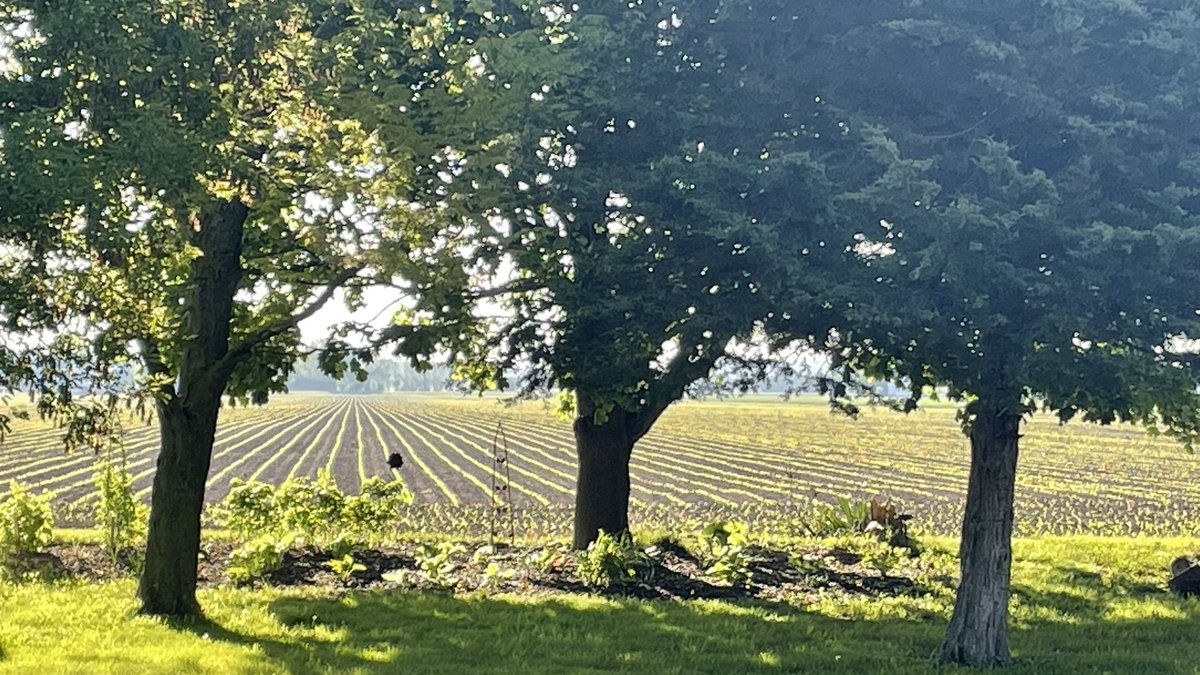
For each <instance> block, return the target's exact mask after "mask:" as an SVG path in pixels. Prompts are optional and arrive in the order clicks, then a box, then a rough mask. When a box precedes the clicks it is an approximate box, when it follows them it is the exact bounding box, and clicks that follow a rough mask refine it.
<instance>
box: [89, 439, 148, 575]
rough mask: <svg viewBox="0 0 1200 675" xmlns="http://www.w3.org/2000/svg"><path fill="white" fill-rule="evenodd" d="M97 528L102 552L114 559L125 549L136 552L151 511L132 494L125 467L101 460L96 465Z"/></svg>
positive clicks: (144, 534)
mask: <svg viewBox="0 0 1200 675" xmlns="http://www.w3.org/2000/svg"><path fill="white" fill-rule="evenodd" d="M94 482H95V485H96V527H97V528H99V529H100V536H101V538H102V542H103V544H104V550H105V551H107V552H108V554H109V555H110V556H112V557H113V558H114V559H115V558H116V557H117V555H118V554H119V553H120V552H122V551H126V550H130V549H133V550H137V549H139V548H140V547H141V544H142V542H143V541H144V540H145V538H146V529H147V525H148V522H147V518H148V517H149V513H150V510H149V509H148V508H146V505H145V504H143V503H141V502H140V501H138V499H137V497H136V496H134V492H133V475H132V474H130V473H129V469H127V468H126V467H125V465H124V464H121V465H119V466H118V465H115V464H113V463H112V462H110V461H107V460H105V461H101V462H100V463H99V464H97V465H96V475H95V478H94Z"/></svg>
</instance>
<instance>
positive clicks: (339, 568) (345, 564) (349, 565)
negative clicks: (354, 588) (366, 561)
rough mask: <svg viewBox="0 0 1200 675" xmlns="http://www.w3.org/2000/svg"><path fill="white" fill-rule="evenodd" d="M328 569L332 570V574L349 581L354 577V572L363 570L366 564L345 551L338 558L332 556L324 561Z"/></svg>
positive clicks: (365, 568)
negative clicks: (327, 560) (344, 553)
mask: <svg viewBox="0 0 1200 675" xmlns="http://www.w3.org/2000/svg"><path fill="white" fill-rule="evenodd" d="M325 566H326V567H328V568H329V571H331V572H333V574H334V576H336V577H337V578H338V579H341V580H342V581H343V582H346V581H350V579H351V578H353V577H354V573H355V572H365V571H366V570H367V566H366V565H363V564H362V563H360V562H358V561H357V560H355V559H354V556H352V555H350V554H349V553H347V554H346V555H344V556H342V557H340V558H334V559H333V560H330V561H329V562H327V563H325Z"/></svg>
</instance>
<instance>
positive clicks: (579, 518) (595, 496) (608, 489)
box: [574, 410, 637, 549]
mask: <svg viewBox="0 0 1200 675" xmlns="http://www.w3.org/2000/svg"><path fill="white" fill-rule="evenodd" d="M628 416H629V413H625V412H624V411H619V410H617V411H613V412H612V413H611V414H610V415H609V418H608V419H607V420H606V421H605V422H604V424H596V422H595V419H594V417H593V415H592V414H590V412H586V413H585V412H582V411H581V412H580V415H579V416H578V417H577V418H576V419H575V452H576V454H577V455H578V457H579V476H578V480H577V482H576V487H575V539H574V546H575V548H577V549H585V548H587V546H588V544H590V543H592V542H593V541H595V540H596V537H597V536H598V535H599V534H600V530H604V531H605V532H608V533H609V534H614V535H616V534H621V533H624V532H628V531H629V458H630V456H631V455H632V454H633V444H634V443H635V442H636V440H637V439H636V438H635V437H634V435H633V434H632V433H631V432H630V428H629V424H628Z"/></svg>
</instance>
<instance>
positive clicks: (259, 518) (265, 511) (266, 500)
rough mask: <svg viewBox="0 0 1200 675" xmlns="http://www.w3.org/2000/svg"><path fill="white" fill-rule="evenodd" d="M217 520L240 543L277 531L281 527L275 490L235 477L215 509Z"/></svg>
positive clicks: (256, 482) (271, 487) (270, 486)
mask: <svg viewBox="0 0 1200 675" xmlns="http://www.w3.org/2000/svg"><path fill="white" fill-rule="evenodd" d="M214 517H215V519H216V521H217V522H218V523H219V524H220V525H221V526H222V527H227V528H229V530H230V532H231V533H232V534H233V537H234V539H237V540H239V541H249V540H250V539H253V538H255V537H256V536H258V535H259V534H261V533H263V532H267V531H271V530H275V529H277V528H278V527H279V521H278V518H277V514H276V507H275V487H274V486H272V485H268V484H266V483H260V482H258V481H244V480H242V479H241V478H234V479H233V481H231V482H230V488H229V494H228V495H226V496H225V499H224V500H223V501H222V502H221V503H220V504H218V505H217V507H216V508H215V509H214Z"/></svg>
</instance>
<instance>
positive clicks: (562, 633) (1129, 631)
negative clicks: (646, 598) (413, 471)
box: [0, 537, 1200, 673]
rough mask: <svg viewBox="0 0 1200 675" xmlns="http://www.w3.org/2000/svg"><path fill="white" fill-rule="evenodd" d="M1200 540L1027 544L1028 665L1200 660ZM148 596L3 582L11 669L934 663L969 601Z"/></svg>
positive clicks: (1155, 665) (1017, 643) (2, 639)
mask: <svg viewBox="0 0 1200 675" xmlns="http://www.w3.org/2000/svg"><path fill="white" fill-rule="evenodd" d="M947 543H948V542H945V541H939V542H934V545H933V546H932V547H931V548H933V549H934V553H932V555H945V552H944V550H943V551H941V552H938V551H937V549H939V548H944V546H945V545H946V544H947ZM1198 548H1200V541H1197V540H1185V539H1173V540H1168V539H1116V538H1087V537H1071V538H1042V539H1031V540H1021V541H1019V542H1018V546H1017V551H1016V557H1017V563H1016V565H1015V574H1016V592H1015V595H1014V600H1013V619H1014V621H1013V648H1014V654H1015V656H1016V657H1017V659H1018V664H1017V667H1016V668H1015V669H1013V671H1011V672H1015V673H1074V672H1095V673H1104V672H1108V673H1200V653H1197V652H1196V651H1195V649H1194V640H1195V635H1196V632H1197V629H1200V602H1198V601H1194V600H1188V601H1184V600H1179V599H1177V598H1175V597H1173V596H1171V595H1169V594H1167V593H1165V592H1164V591H1163V590H1162V587H1163V584H1164V582H1165V572H1164V570H1165V567H1166V565H1167V564H1168V563H1169V562H1170V560H1171V558H1172V557H1174V556H1175V555H1178V554H1180V553H1184V552H1189V551H1195V550H1197V549H1198ZM133 592H134V585H133V582H131V581H127V582H119V583H110V584H104V585H81V584H80V585H60V586H43V585H36V584H31V585H8V586H0V672H19V673H26V672H56V673H57V672H86V673H97V672H114V673H116V672H119V673H126V672H162V673H179V672H189V673H190V672H212V673H259V672H263V673H269V672H292V673H324V672H362V673H397V672H405V673H408V672H412V673H484V672H520V673H561V672H572V673H579V672H644V673H699V672H713V673H754V672H762V673H785V672H812V673H876V672H879V673H910V672H911V673H923V672H930V671H932V670H934V667H933V664H934V657H935V654H936V651H937V648H938V644H939V641H940V638H941V633H942V631H943V629H944V627H945V621H946V617H947V616H948V612H949V607H950V602H951V598H950V597H948V595H946V596H937V597H928V596H926V597H900V598H888V599H867V598H861V597H860V598H847V597H837V598H833V597H831V598H828V599H826V600H822V601H819V602H817V603H816V604H814V605H810V606H807V607H794V606H790V605H785V604H763V603H741V604H730V603H723V602H711V601H708V602H677V603H665V602H641V601H632V600H620V601H617V600H607V599H601V598H596V597H589V596H561V595H560V596H546V597H533V598H528V597H515V596H500V597H483V596H452V595H439V594H417V593H402V592H377V593H359V594H351V595H346V596H341V597H337V596H331V595H328V594H326V593H323V592H319V591H315V590H311V589H307V590H305V589H301V590H287V591H282V590H272V589H267V590H248V589H210V590H206V591H204V592H203V594H202V598H201V601H202V602H203V604H204V606H205V607H206V609H207V611H208V614H209V621H208V622H205V623H201V624H196V625H190V626H170V625H167V624H164V623H162V622H160V621H156V620H153V619H148V618H143V617H137V616H135V615H134V603H133V599H132V596H133Z"/></svg>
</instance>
